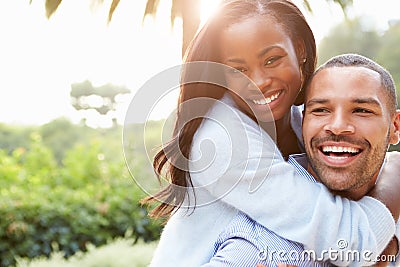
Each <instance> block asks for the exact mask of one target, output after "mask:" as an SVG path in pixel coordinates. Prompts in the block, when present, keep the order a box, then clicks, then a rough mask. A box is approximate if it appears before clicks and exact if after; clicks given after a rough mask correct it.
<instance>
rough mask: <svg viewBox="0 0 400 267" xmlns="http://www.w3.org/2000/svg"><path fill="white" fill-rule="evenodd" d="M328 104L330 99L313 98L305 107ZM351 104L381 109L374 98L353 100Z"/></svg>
mask: <svg viewBox="0 0 400 267" xmlns="http://www.w3.org/2000/svg"><path fill="white" fill-rule="evenodd" d="M328 102H329V99H327V98H313V99H310V100H308V101H307V102H306V103H305V105H306V106H312V105H316V104H326V103H328ZM351 102H353V103H356V104H370V105H374V106H379V107H380V106H381V104H380V103H379V101H378V100H376V99H375V98H372V97H357V98H353V99H351Z"/></svg>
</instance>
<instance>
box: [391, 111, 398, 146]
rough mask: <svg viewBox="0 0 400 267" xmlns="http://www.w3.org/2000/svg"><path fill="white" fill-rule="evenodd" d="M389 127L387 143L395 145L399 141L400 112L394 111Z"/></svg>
mask: <svg viewBox="0 0 400 267" xmlns="http://www.w3.org/2000/svg"><path fill="white" fill-rule="evenodd" d="M391 126H392V127H391V130H390V140H389V143H390V144H392V145H397V144H398V143H399V140H400V110H396V114H395V115H394V118H393V122H392V125H391Z"/></svg>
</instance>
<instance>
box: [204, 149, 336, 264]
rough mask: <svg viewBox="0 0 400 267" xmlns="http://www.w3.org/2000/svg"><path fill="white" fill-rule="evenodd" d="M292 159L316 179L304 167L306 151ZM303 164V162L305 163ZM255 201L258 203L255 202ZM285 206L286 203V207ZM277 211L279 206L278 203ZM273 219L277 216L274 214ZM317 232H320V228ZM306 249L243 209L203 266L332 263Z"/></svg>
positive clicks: (297, 167) (297, 165)
mask: <svg viewBox="0 0 400 267" xmlns="http://www.w3.org/2000/svg"><path fill="white" fill-rule="evenodd" d="M288 162H289V163H290V164H292V165H293V166H294V167H295V168H296V171H297V172H298V173H299V174H300V175H302V176H303V177H305V178H306V179H309V180H311V181H313V182H316V180H315V179H314V177H313V176H312V175H311V174H309V173H308V172H307V170H306V169H305V168H304V167H303V166H306V165H305V164H307V159H306V158H305V157H304V156H303V155H300V154H299V155H294V156H290V157H289V160H288ZM302 164H303V166H302ZM255 205H257V204H256V203H255ZM282 208H284V207H282ZM277 212H279V208H278V207H277ZM271 219H272V220H273V218H271ZM316 234H318V233H317V232H316ZM312 253H313V252H312V251H306V250H304V247H303V245H302V244H299V243H296V242H293V241H290V240H287V239H285V238H283V237H281V236H279V235H277V234H275V233H274V232H272V231H270V230H268V229H267V228H265V227H264V226H262V225H260V224H258V223H257V222H256V221H254V220H252V219H251V218H250V217H248V216H247V215H246V214H244V213H242V212H239V213H238V215H237V216H236V217H235V218H234V219H233V220H232V222H231V223H230V224H229V225H228V226H227V228H225V230H224V231H223V232H222V233H221V234H220V235H219V237H218V240H217V241H216V242H215V244H214V255H213V257H212V258H211V260H210V262H209V263H207V264H205V265H203V266H208V267H210V266H214V267H216V266H237V267H239V266H240V267H245V266H249V267H255V266H256V265H257V264H263V265H266V266H269V267H274V266H277V264H278V263H281V262H282V263H288V264H292V265H295V266H299V267H300V266H331V265H330V264H328V263H322V262H316V261H314V260H313V259H318V257H319V256H318V255H315V254H312Z"/></svg>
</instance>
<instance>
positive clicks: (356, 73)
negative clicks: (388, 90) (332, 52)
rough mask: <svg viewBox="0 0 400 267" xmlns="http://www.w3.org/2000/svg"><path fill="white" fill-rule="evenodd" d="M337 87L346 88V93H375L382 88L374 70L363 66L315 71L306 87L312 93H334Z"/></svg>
mask: <svg viewBox="0 0 400 267" xmlns="http://www.w3.org/2000/svg"><path fill="white" fill-rule="evenodd" d="M339 89H340V90H343V89H347V91H346V93H348V94H350V93H351V92H358V93H360V91H362V93H367V92H369V93H375V94H376V93H379V91H380V90H381V89H382V82H381V77H380V75H379V73H377V72H376V71H374V70H371V69H369V68H366V67H363V66H349V67H348V66H346V67H336V66H335V67H329V68H325V69H322V70H320V71H319V72H317V73H316V74H315V75H314V77H313V79H312V81H311V83H310V86H309V87H308V88H307V90H308V91H310V92H308V93H311V94H312V95H314V94H323V93H329V92H331V91H332V92H331V93H335V91H336V90H339ZM307 95H308V94H307Z"/></svg>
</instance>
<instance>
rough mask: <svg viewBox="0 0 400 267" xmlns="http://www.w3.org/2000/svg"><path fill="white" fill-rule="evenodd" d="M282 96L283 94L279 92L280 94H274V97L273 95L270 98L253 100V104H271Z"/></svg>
mask: <svg viewBox="0 0 400 267" xmlns="http://www.w3.org/2000/svg"><path fill="white" fill-rule="evenodd" d="M280 94H281V92H278V93H276V94H274V95H272V96H270V97H265V98H262V99H257V100H255V99H253V103H254V104H256V105H265V104H269V103H271V102H272V101H274V100H275V99H277V98H278V97H279V95H280Z"/></svg>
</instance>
